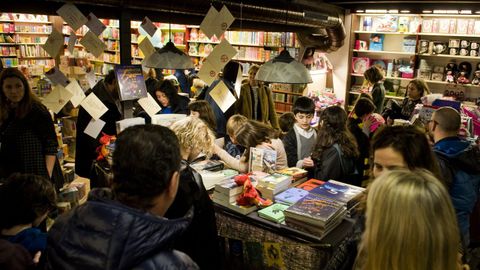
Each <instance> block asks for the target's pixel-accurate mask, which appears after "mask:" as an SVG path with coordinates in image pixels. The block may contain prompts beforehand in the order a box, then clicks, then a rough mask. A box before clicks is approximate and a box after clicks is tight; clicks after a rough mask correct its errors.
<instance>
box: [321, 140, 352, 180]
mask: <svg viewBox="0 0 480 270" xmlns="http://www.w3.org/2000/svg"><path fill="white" fill-rule="evenodd" d="M314 162H315V178H316V179H319V180H323V181H328V180H330V179H333V180H338V181H341V182H345V183H351V181H350V177H351V176H352V175H353V174H354V173H355V162H356V159H355V158H350V157H347V156H345V155H344V154H343V153H342V154H341V155H339V153H338V151H337V150H336V149H335V147H334V146H330V147H329V148H327V149H325V150H324V151H323V152H322V153H321V155H320V157H319V158H316V159H314ZM342 165H343V167H342ZM357 173H358V172H357ZM355 177H357V176H355Z"/></svg>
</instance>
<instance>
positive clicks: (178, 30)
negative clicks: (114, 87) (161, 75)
mask: <svg viewBox="0 0 480 270" xmlns="http://www.w3.org/2000/svg"><path fill="white" fill-rule="evenodd" d="M140 24H141V22H140V21H131V22H130V25H131V27H130V28H131V40H132V42H131V46H132V60H131V61H132V64H140V63H141V61H142V60H143V58H144V55H143V53H142V51H141V50H140V49H139V48H138V43H140V42H141V41H142V40H143V39H144V38H148V39H149V40H150V42H151V43H152V45H153V46H154V47H156V48H161V47H163V45H165V44H166V43H167V42H168V41H169V39H170V37H169V29H170V31H171V39H172V42H173V43H174V44H175V47H177V48H178V49H179V50H181V51H184V50H185V48H186V44H185V32H186V26H185V25H181V24H171V25H170V27H169V24H168V23H161V22H153V24H154V25H155V26H156V27H157V31H156V32H155V34H154V35H153V37H151V36H150V35H148V34H147V33H146V32H145V31H144V30H143V29H142V28H141V27H140ZM166 72H167V73H169V72H168V71H166Z"/></svg>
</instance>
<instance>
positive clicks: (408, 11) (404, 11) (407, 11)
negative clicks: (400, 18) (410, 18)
mask: <svg viewBox="0 0 480 270" xmlns="http://www.w3.org/2000/svg"><path fill="white" fill-rule="evenodd" d="M400 13H410V10H405V9H404V10H400Z"/></svg>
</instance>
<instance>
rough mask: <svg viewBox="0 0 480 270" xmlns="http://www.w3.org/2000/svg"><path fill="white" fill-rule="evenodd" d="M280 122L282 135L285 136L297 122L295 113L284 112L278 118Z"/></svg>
mask: <svg viewBox="0 0 480 270" xmlns="http://www.w3.org/2000/svg"><path fill="white" fill-rule="evenodd" d="M278 124H279V125H280V129H281V130H282V134H281V137H282V138H283V137H285V135H287V133H288V132H289V131H290V130H291V129H292V128H293V125H294V124H295V114H293V113H292V112H285V113H283V114H282V115H281V116H280V118H278Z"/></svg>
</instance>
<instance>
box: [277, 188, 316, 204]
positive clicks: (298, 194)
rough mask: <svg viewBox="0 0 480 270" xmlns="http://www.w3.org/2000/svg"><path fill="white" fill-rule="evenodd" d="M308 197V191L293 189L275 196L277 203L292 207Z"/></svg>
mask: <svg viewBox="0 0 480 270" xmlns="http://www.w3.org/2000/svg"><path fill="white" fill-rule="evenodd" d="M307 195H308V191H306V190H303V189H300V188H295V187H292V188H289V189H287V190H285V191H284V192H282V193H279V194H277V195H275V202H276V203H281V204H285V205H288V206H290V205H292V204H295V203H296V202H298V201H299V200H300V199H302V198H303V197H305V196H307Z"/></svg>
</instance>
